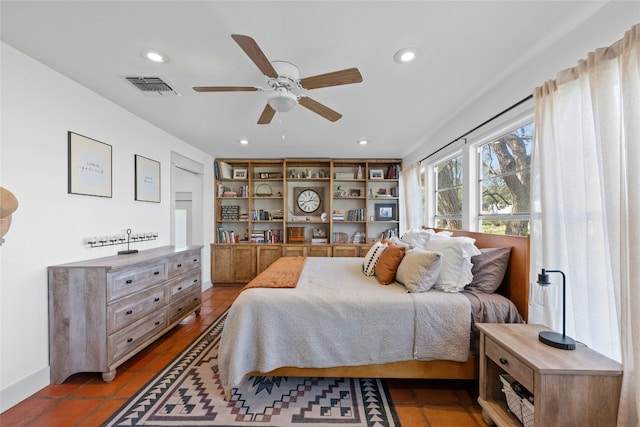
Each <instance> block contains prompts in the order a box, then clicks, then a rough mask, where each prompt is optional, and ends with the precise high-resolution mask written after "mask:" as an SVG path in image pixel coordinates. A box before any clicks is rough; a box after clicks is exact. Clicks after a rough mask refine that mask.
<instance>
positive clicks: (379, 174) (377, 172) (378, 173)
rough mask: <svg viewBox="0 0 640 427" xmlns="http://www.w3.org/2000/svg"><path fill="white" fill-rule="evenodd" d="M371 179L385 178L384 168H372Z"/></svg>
mask: <svg viewBox="0 0 640 427" xmlns="http://www.w3.org/2000/svg"><path fill="white" fill-rule="evenodd" d="M369 179H384V170H382V169H371V170H370V171H369Z"/></svg>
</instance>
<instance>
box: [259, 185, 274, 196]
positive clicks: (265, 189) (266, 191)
mask: <svg viewBox="0 0 640 427" xmlns="http://www.w3.org/2000/svg"><path fill="white" fill-rule="evenodd" d="M271 196H273V189H272V188H271V186H270V185H269V184H260V185H258V186H257V187H256V197H271Z"/></svg>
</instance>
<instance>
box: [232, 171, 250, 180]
mask: <svg viewBox="0 0 640 427" xmlns="http://www.w3.org/2000/svg"><path fill="white" fill-rule="evenodd" d="M233 179H247V170H246V169H244V168H235V169H234V170H233Z"/></svg>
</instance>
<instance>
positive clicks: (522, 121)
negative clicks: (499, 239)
mask: <svg viewBox="0 0 640 427" xmlns="http://www.w3.org/2000/svg"><path fill="white" fill-rule="evenodd" d="M533 108H534V106H533V105H530V106H528V107H527V108H526V109H525V110H523V111H520V112H519V113H514V114H511V115H509V116H508V117H504V118H503V119H502V120H501V121H500V122H499V123H497V124H494V126H493V127H492V128H487V126H485V127H483V128H480V129H479V130H478V131H475V132H472V133H470V134H469V135H467V136H466V137H464V138H461V139H460V140H459V141H457V142H456V143H455V144H452V146H451V147H449V148H448V149H447V150H443V152H442V153H439V154H440V155H439V156H434V157H433V158H429V159H425V160H423V161H422V165H421V166H422V169H421V170H423V171H424V172H423V173H424V174H425V175H424V177H423V179H424V181H425V186H424V187H425V193H424V195H423V199H424V203H425V206H424V213H425V218H424V223H425V224H426V225H427V226H429V227H436V224H437V220H438V219H441V218H442V216H439V217H436V205H437V204H436V199H435V197H436V194H437V193H436V189H435V188H436V178H435V173H436V172H435V171H436V168H437V167H438V166H439V165H442V164H443V163H446V162H447V161H449V160H451V159H453V158H455V157H457V156H460V155H462V167H463V178H462V183H463V184H462V218H461V219H462V229H463V230H468V231H481V230H482V221H483V220H487V219H493V218H492V215H486V214H482V210H481V209H482V191H481V180H480V178H481V173H482V158H481V150H480V147H482V146H483V145H485V144H487V143H489V142H491V141H493V140H495V139H497V138H499V137H501V136H503V135H505V134H507V133H509V132H512V131H514V130H516V129H519V128H521V127H523V126H525V125H527V124H529V123H533V119H534V111H533ZM505 215H506V214H500V217H499V218H498V219H500V220H509V219H512V220H531V214H530V212H529V213H527V214H523V213H518V214H513V213H512V214H508V215H509V216H510V218H506V217H505ZM455 219H457V218H455Z"/></svg>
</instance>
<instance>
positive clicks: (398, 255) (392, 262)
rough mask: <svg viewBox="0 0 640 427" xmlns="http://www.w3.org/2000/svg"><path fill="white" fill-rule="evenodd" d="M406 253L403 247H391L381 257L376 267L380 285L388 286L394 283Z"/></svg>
mask: <svg viewBox="0 0 640 427" xmlns="http://www.w3.org/2000/svg"><path fill="white" fill-rule="evenodd" d="M404 253H405V249H404V248H403V247H402V246H395V245H391V246H389V247H387V249H386V250H385V251H384V252H383V253H382V255H380V259H378V263H377V264H376V267H375V273H376V277H377V278H378V281H379V282H380V283H382V284H383V285H388V284H389V283H391V282H393V279H394V278H395V277H396V271H397V270H398V266H399V265H400V262H401V261H402V258H404Z"/></svg>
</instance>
